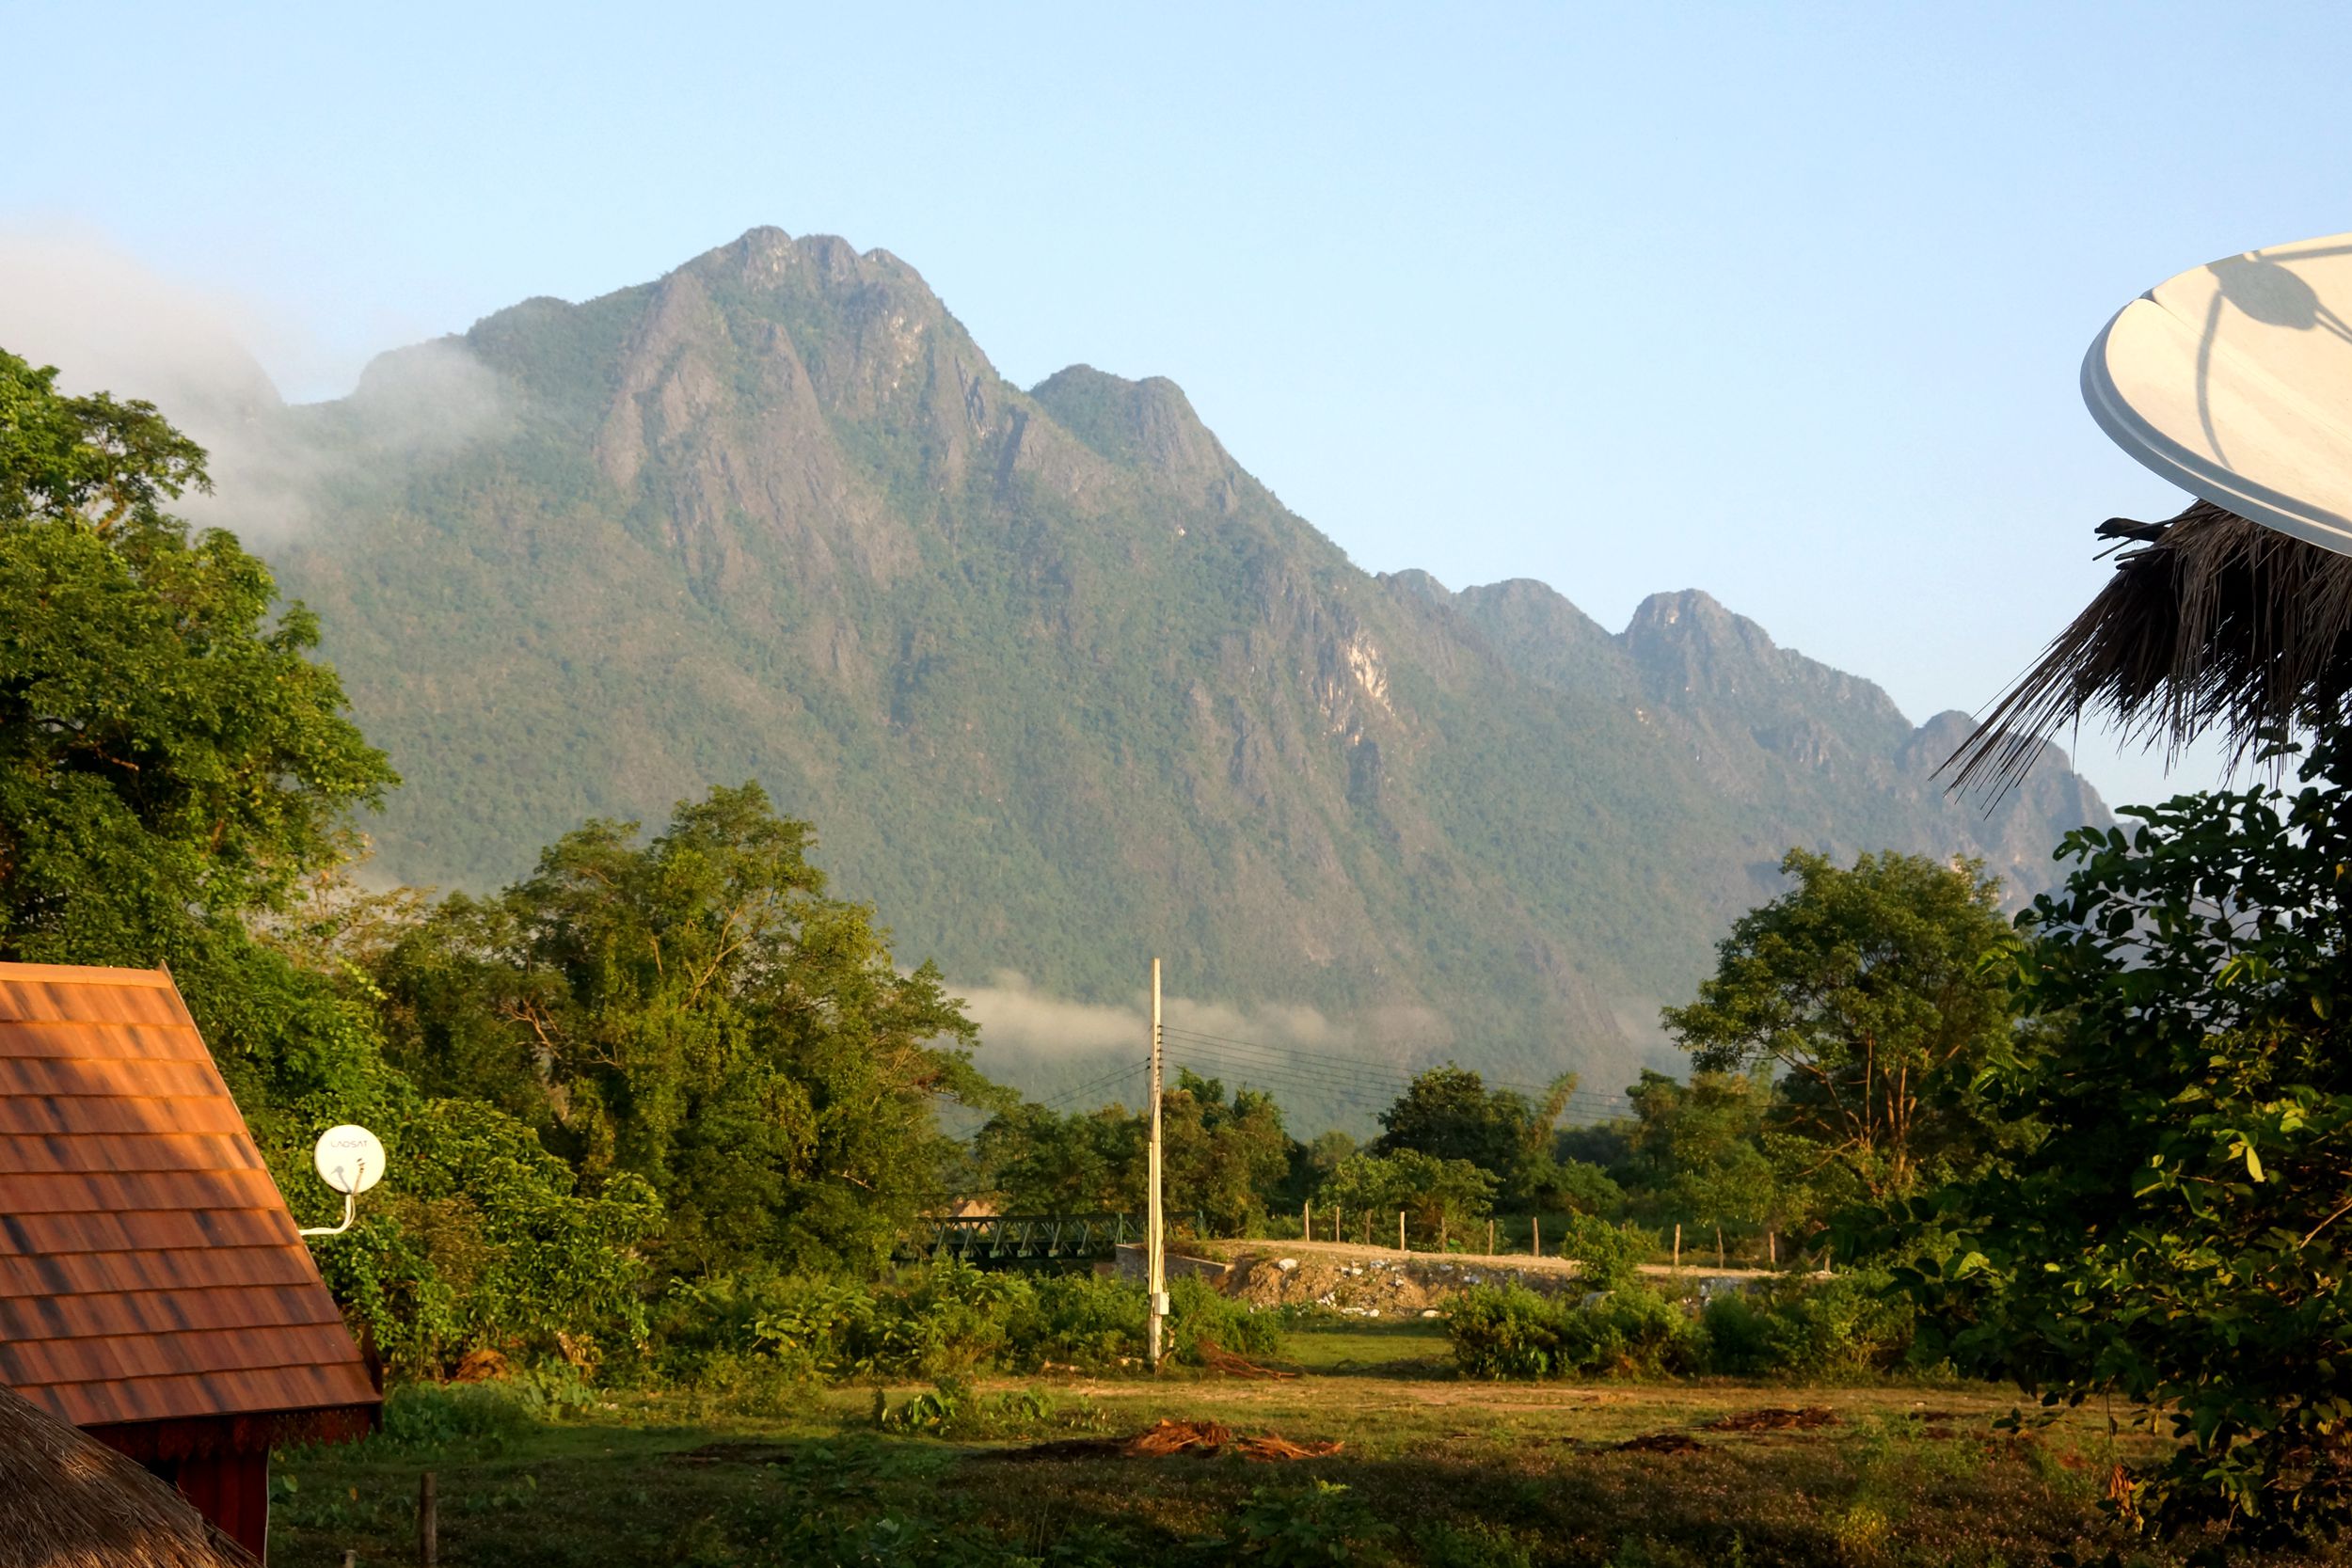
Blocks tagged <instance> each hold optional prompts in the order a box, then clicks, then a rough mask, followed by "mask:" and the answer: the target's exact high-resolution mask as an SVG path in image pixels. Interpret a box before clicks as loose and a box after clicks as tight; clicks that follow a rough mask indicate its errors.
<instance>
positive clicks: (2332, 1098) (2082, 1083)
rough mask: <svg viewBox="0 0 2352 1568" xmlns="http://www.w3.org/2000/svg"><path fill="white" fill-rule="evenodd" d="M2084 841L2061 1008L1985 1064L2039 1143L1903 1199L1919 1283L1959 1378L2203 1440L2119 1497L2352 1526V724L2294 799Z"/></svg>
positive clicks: (2324, 741)
mask: <svg viewBox="0 0 2352 1568" xmlns="http://www.w3.org/2000/svg"><path fill="white" fill-rule="evenodd" d="M2125 815H2126V816H2134V817H2137V818H2138V825H2137V826H2136V827H2134V828H2131V829H2130V830H2128V831H2126V830H2125V829H2122V828H2117V829H2114V830H2112V831H2110V832H2090V831H2085V832H2078V833H2075V834H2074V835H2072V836H2070V837H2069V838H2068V840H2067V841H2066V844H2065V847H2064V851H2063V852H2064V853H2065V854H2066V855H2067V856H2068V857H2069V858H2071V859H2072V860H2073V861H2074V863H2075V869H2074V874H2073V876H2072V877H2071V878H2070V879H2069V881H2068V883H2067V887H2066V890H2065V892H2064V893H2063V894H2060V895H2051V896H2045V897H2042V898H2040V899H2037V900H2036V901H2035V903H2034V907H2033V909H2032V911H2031V913H2030V921H2029V925H2030V927H2031V930H2032V933H2033V936H2034V940H2033V942H2031V943H2030V944H2029V945H2027V946H2026V947H2025V948H2023V949H2022V950H2020V952H2019V953H2018V955H2017V958H2016V962H2015V964H2014V966H2013V968H2014V973H2015V975H2016V980H2017V984H2018V987H2019V991H2020V996H2021V999H2022V1000H2023V1002H2024V1003H2025V1004H2026V1006H2029V1007H2031V1008H2033V1009H2034V1010H2035V1011H2037V1012H2038V1013H2039V1014H2040V1015H2041V1016H2042V1018H2043V1019H2044V1020H2046V1021H2047V1022H2048V1025H2049V1027H2048V1029H2047V1031H2046V1033H2044V1034H2042V1035H2041V1036H2039V1037H2021V1038H2020V1039H2019V1040H2018V1041H2017V1042H2016V1044H2015V1047H2014V1048H2013V1049H2005V1050H2002V1051H2000V1052H1998V1053H1996V1054H1995V1055H1994V1058H1993V1059H1992V1061H1991V1062H1990V1064H1989V1066H1990V1067H1991V1069H1993V1070H1992V1071H1991V1073H1990V1088H1991V1093H1992V1096H1993V1100H1994V1106H1995V1109H1996V1113H1997V1114H2000V1115H2003V1116H2006V1117H2010V1118H2011V1119H2012V1120H2014V1121H2018V1122H2030V1123H2032V1124H2035V1125H2038V1126H2039V1127H2040V1128H2041V1129H2042V1136H2041V1137H2040V1138H2039V1140H2038V1141H2037V1142H2035V1143H2034V1144H2033V1145H2032V1146H2031V1147H2030V1148H2026V1149H2023V1150H2020V1151H2018V1152H2016V1153H2015V1154H2014V1155H2012V1156H2011V1158H2010V1162H2009V1164H2008V1165H2007V1166H2006V1168H2004V1169H2002V1170H2000V1171H1997V1172H1989V1173H1986V1174H1984V1175H1981V1176H1979V1178H1978V1179H1976V1180H1970V1181H1963V1182H1960V1183H1957V1184H1955V1185H1954V1186H1952V1187H1951V1188H1949V1189H1947V1191H1945V1192H1942V1193H1940V1194H1936V1195H1932V1196H1931V1197H1924V1196H1923V1197H1922V1198H1921V1199H1920V1200H1919V1201H1918V1202H1916V1203H1915V1204H1914V1205H1913V1206H1912V1211H1911V1223H1912V1225H1913V1226H1914V1227H1915V1229H1916V1230H1917V1232H1918V1233H1919V1234H1921V1235H1923V1236H1926V1237H1928V1238H1930V1239H1938V1240H1940V1247H1941V1254H1942V1256H1941V1260H1940V1262H1939V1263H1936V1264H1934V1265H1931V1266H1928V1267H1925V1268H1922V1269H1919V1270H1916V1271H1915V1272H1914V1273H1913V1274H1912V1275H1910V1278H1911V1280H1912V1285H1913V1289H1914V1291H1915V1293H1916V1294H1917V1296H1918V1297H1919V1299H1920V1300H1921V1302H1922V1304H1923V1305H1924V1306H1926V1307H1929V1308H1930V1309H1931V1312H1930V1317H1929V1323H1930V1325H1931V1329H1932V1330H1933V1331H1934V1333H1935V1335H1936V1337H1937V1338H1938V1340H1939V1341H1940V1345H1941V1348H1944V1349H1946V1350H1947V1351H1948V1353H1949V1354H1951V1356H1952V1357H1953V1359H1954V1360H1955V1361H1956V1362H1957V1363H1958V1364H1959V1365H1960V1366H1961V1367H1962V1368H1963V1370H1967V1371H1970V1372H1974V1373H1977V1374H1979V1375H1984V1376H1999V1377H2013V1378H2015V1379H2017V1380H2018V1381H2019V1382H2020V1383H2022V1384H2023V1385H2024V1386H2026V1388H2028V1389H2032V1390H2039V1391H2041V1392H2042V1395H2043V1397H2044V1399H2046V1400H2048V1401H2051V1402H2070V1403H2078V1402H2081V1401H2083V1400H2085V1399H2089V1398H2092V1397H2095V1396H2100V1395H2106V1394H2113V1395H2118V1396H2121V1397H2122V1399H2124V1400H2125V1401H2128V1402H2131V1403H2132V1404H2133V1405H2134V1406H2136V1407H2137V1409H2138V1410H2139V1411H2140V1412H2141V1414H2142V1417H2143V1418H2146V1419H2149V1420H2152V1421H2159V1422H2161V1423H2163V1424H2165V1425H2168V1426H2169V1427H2170V1428H2171V1429H2172V1430H2173V1431H2174V1433H2176V1434H2177V1435H2178V1436H2180V1437H2182V1438H2184V1439H2185V1442H2184V1443H2183V1444H2182V1446H2181V1447H2180V1448H2179V1449H2177V1450H2176V1451H2175V1452H2173V1453H2172V1454H2171V1455H2170V1456H2169V1457H2168V1458H2167V1459H2164V1460H2162V1461H2160V1462H2159V1463H2158V1464H2157V1465H2155V1466H2154V1467H2153V1470H2152V1471H2150V1472H2148V1473H2145V1474H2143V1475H2142V1476H2141V1478H2140V1481H2139V1483H2138V1485H2137V1490H2136V1491H2135V1493H2134V1495H2133V1497H2131V1498H2130V1499H2128V1506H2129V1507H2131V1508H2132V1509H2133V1510H2134V1511H2136V1512H2137V1513H2140V1514H2141V1515H2143V1516H2145V1517H2148V1518H2151V1519H2153V1520H2155V1521H2156V1522H2158V1523H2160V1524H2163V1525H2166V1526H2168V1527H2177V1526H2185V1525H2192V1524H2197V1523H2200V1522H2203V1521H2208V1520H2223V1521H2233V1522H2234V1523H2235V1524H2236V1525H2238V1526H2240V1527H2241V1528H2249V1530H2250V1531H2251V1532H2252V1533H2256V1534H2261V1533H2283V1532H2286V1531H2290V1530H2297V1529H2303V1528H2314V1527H2316V1528H2327V1529H2329V1530H2333V1529H2336V1528H2340V1527H2341V1526H2342V1525H2343V1524H2344V1523H2345V1522H2346V1521H2347V1520H2348V1519H2352V1488H2348V1487H2347V1485H2346V1482H2347V1481H2352V1447H2347V1441H2346V1437H2347V1433H2352V1426H2347V1422H2348V1421H2352V1362H2348V1361H2347V1360H2346V1358H2345V1356H2344V1346H2345V1344H2346V1343H2347V1342H2352V1300H2348V1298H2347V1296H2346V1293H2345V1291H2344V1281H2345V1279H2346V1278H2347V1277H2348V1276H2352V1040H2347V1039H2346V1037H2345V1020H2346V1017H2347V1007H2352V970H2348V969H2347V967H2346V962H2345V960H2346V958H2347V955H2348V954H2352V943H2348V942H2347V938H2352V876H2347V867H2352V735H2348V734H2347V731H2346V730H2345V728H2344V726H2343V725H2342V724H2341V723H2331V724H2328V725H2327V726H2324V727H2323V728H2322V729H2321V731H2320V732H2319V734H2318V736H2317V737H2316V739H2315V740H2314V742H2313V744H2312V747H2311V749H2310V751H2309V752H2308V753H2307V754H2306V755H2305V756H2304V757H2303V759H2302V763H2301V782H2300V784H2299V787H2297V788H2296V789H2295V790H2294V791H2293V792H2292V793H2289V792H2286V791H2283V790H2280V789H2277V788H2273V787H2268V786H2263V787H2257V788H2252V789H2248V790H2244V791H2238V792H2228V791H2223V792H2217V793H2210V794H2201V795H2185V796H2181V797H2178V798H2176V799H2174V800H2171V801H2169V803H2167V804H2165V805H2162V806H2153V807H2134V808H2130V809H2129V810H2128V811H2127V812H2126V813H2125Z"/></svg>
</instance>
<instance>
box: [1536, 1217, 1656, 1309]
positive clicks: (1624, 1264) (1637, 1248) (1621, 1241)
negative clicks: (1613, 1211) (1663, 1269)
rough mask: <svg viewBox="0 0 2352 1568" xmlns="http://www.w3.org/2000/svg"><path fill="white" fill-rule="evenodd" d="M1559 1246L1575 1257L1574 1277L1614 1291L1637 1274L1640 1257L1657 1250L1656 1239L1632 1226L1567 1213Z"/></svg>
mask: <svg viewBox="0 0 2352 1568" xmlns="http://www.w3.org/2000/svg"><path fill="white" fill-rule="evenodd" d="M1560 1249H1561V1253H1562V1255H1563V1256H1564V1257H1568V1258H1573V1259H1576V1260H1577V1262H1578V1264H1579V1265H1580V1269H1579V1272H1578V1275H1577V1277H1578V1278H1579V1279H1581V1281H1582V1282H1583V1283H1584V1284H1585V1285H1586V1286H1587V1287H1588V1288H1590V1289H1592V1290H1595V1291H1614V1290H1619V1289H1621V1288H1623V1287H1625V1286H1627V1285H1630V1284H1632V1283H1633V1282H1634V1280H1635V1279H1637V1278H1639V1277H1640V1275H1641V1262H1642V1259H1644V1258H1646V1257H1647V1256H1649V1254H1651V1253H1652V1252H1655V1251H1657V1250H1658V1238H1657V1237H1656V1236H1654V1235H1652V1234H1651V1233H1650V1232H1648V1231H1646V1230H1643V1229H1640V1228H1638V1227H1634V1226H1630V1225H1611V1224H1610V1223H1609V1222H1608V1221H1606V1220H1603V1219H1598V1218H1596V1217H1595V1216H1593V1215H1591V1214H1570V1215H1569V1216H1568V1219H1567V1229H1566V1232H1565V1234H1564V1235H1563V1236H1562V1237H1561V1241H1560Z"/></svg>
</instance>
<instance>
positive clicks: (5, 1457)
mask: <svg viewBox="0 0 2352 1568" xmlns="http://www.w3.org/2000/svg"><path fill="white" fill-rule="evenodd" d="M0 1568H259V1564H258V1563H257V1562H256V1561H255V1560H254V1558H253V1556H252V1554H250V1553H248V1552H247V1551H246V1549H245V1548H244V1547H242V1546H240V1545H238V1544H236V1543H235V1542H234V1541H231V1540H230V1539H229V1537H228V1536H226V1535H224V1534H222V1533H221V1532H220V1531H219V1530H218V1529H216V1528H214V1527H213V1526H212V1525H211V1524H210V1523H208V1522H207V1521H206V1519H205V1517H204V1515H202V1514H201V1513H198V1512H197V1511H196V1508H195V1506H194V1505H193V1504H191V1503H190V1502H189V1501H188V1500H187V1499H186V1498H185V1497H182V1496H180V1494H179V1493H177V1492H175V1491H173V1490H172V1489H171V1488H170V1487H168V1486H167V1485H165V1484H164V1483H163V1482H162V1481H158V1480H156V1479H155V1478H154V1477H153V1476H151V1475H150V1474H148V1473H147V1471H146V1470H145V1469H143V1468H142V1467H141V1466H139V1465H137V1464H135V1463H134V1462H133V1461H131V1460H128V1459H125V1458H124V1457H123V1456H122V1455H120V1454H119V1453H117V1452H115V1451H114V1450H113V1449H109V1448H105V1447H103V1446H102V1445H101V1444H99V1443H97V1442H94V1441H92V1440H91V1439H90V1438H88V1437H86V1436H84V1435H83V1434H82V1433H79V1432H77V1431H75V1430H74V1429H73V1428H72V1427H70V1426H68V1425H66V1424H65V1423H64V1422H63V1421H61V1420H59V1419H57V1418H56V1417H55V1416H52V1415H49V1414H48V1413H47V1412H45V1411H42V1410H40V1409H37V1408H35V1407H34V1405H33V1404H32V1403H31V1402H29V1401H27V1400H25V1399H24V1398H23V1397H22V1396H21V1395H18V1394H15V1393H12V1392H10V1391H9V1390H8V1389H7V1388H0Z"/></svg>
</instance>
